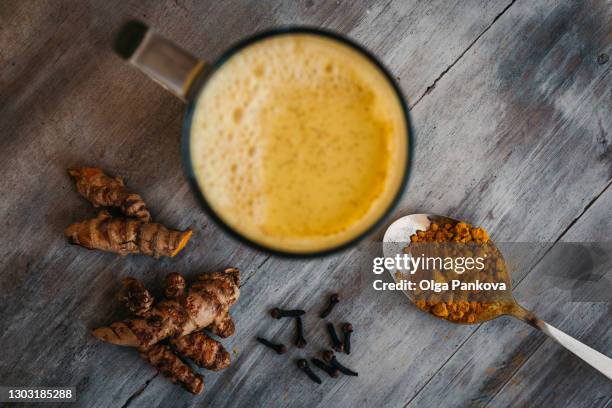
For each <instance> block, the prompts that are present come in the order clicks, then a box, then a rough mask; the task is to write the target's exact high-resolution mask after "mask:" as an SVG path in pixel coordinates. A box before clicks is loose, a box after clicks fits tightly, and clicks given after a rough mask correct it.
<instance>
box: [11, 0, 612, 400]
mask: <svg viewBox="0 0 612 408" xmlns="http://www.w3.org/2000/svg"><path fill="white" fill-rule="evenodd" d="M609 8H610V3H609V2H606V1H596V0H592V1H588V2H584V3H578V2H562V1H549V0H538V1H537V2H528V1H516V2H511V1H510V0H508V1H490V2H484V1H483V2H480V1H467V2H466V1H454V2H449V1H442V0H440V1H431V2H419V1H377V2H363V3H361V2H348V1H340V2H336V1H303V2H283V1H266V2H261V1H239V0H232V1H227V2H209V1H206V2H180V1H176V2H166V3H162V2H136V1H134V2H112V3H111V2H103V1H89V2H77V1H62V2H42V1H41V2H35V3H26V2H3V3H1V4H0V23H1V26H2V30H1V31H0V62H1V63H2V67H3V69H2V70H1V71H0V134H1V135H2V136H1V137H0V154H1V155H2V161H1V162H0V170H1V171H2V174H3V178H1V179H0V191H2V192H3V199H2V201H1V202H0V225H2V226H3V234H2V238H0V239H2V245H1V246H0V271H1V272H0V288H1V290H2V294H3V295H2V297H0V311H1V312H2V313H1V317H0V327H2V329H3V330H2V333H0V350H2V351H3V353H2V357H1V358H0V379H2V380H1V381H2V385H15V386H18V385H47V386H60V385H72V386H76V387H77V389H78V395H79V403H78V404H77V405H79V406H99V407H107V406H122V405H124V404H126V405H128V406H134V407H136V406H143V407H145V406H146V407H151V406H170V405H175V406H201V405H202V404H206V405H211V406H266V405H272V406H317V405H320V406H330V405H338V406H355V405H366V406H368V405H381V404H385V405H389V406H405V405H406V404H409V405H410V406H413V405H414V406H416V405H420V406H432V405H435V406H471V405H485V404H489V405H491V406H513V405H529V404H530V401H537V403H538V404H539V405H550V404H553V403H554V404H555V405H556V406H573V405H580V404H582V405H584V406H588V402H592V405H595V406H598V405H600V406H605V405H606V404H608V403H609V401H610V391H609V383H606V382H605V381H602V379H601V378H600V377H598V374H597V373H594V372H593V371H592V370H591V369H590V368H589V367H587V366H585V365H584V364H582V363H581V362H580V361H577V360H576V359H574V358H573V356H571V355H569V354H568V353H566V352H564V351H562V350H560V348H558V347H557V346H556V345H555V344H552V343H551V342H550V341H548V340H545V339H544V338H543V337H542V336H540V335H538V334H537V333H534V332H533V331H531V329H530V328H528V327H523V326H522V325H521V323H519V322H516V323H515V322H513V321H510V320H499V321H495V322H491V323H487V324H485V325H482V326H476V327H469V326H453V325H450V324H448V323H445V322H441V321H437V320H435V319H432V318H430V317H429V316H427V315H424V314H422V313H418V312H417V311H416V309H415V308H414V307H412V306H411V305H409V304H407V302H406V301H405V299H404V298H403V295H401V294H398V293H396V294H381V293H377V292H375V291H373V290H372V289H371V282H372V279H373V277H372V274H371V272H370V270H371V265H370V262H371V257H372V256H373V255H374V254H377V253H378V251H379V248H378V244H377V243H376V239H375V238H376V237H380V233H378V234H375V235H374V237H373V238H371V239H369V240H368V241H366V242H364V243H363V244H362V245H360V246H359V247H358V248H356V249H354V250H352V251H347V252H345V253H342V254H338V255H336V256H333V257H327V258H323V259H320V260H310V261H290V260H284V259H277V258H270V257H268V256H267V255H266V254H262V253H258V252H257V251H254V250H251V249H249V248H246V247H244V246H243V245H241V244H238V243H236V242H235V241H233V240H232V239H230V238H228V237H227V236H226V235H224V234H223V233H222V232H221V231H220V230H219V228H217V227H216V226H215V225H214V224H212V223H211V221H210V220H209V219H208V217H206V215H204V214H203V213H202V212H201V211H200V210H199V208H198V205H197V202H196V200H195V199H194V197H193V195H192V194H191V192H190V191H189V188H188V186H187V184H186V182H185V179H184V176H183V173H182V168H181V162H180V153H179V146H178V138H179V132H180V127H181V117H182V111H183V106H182V105H181V103H180V102H179V101H178V100H175V99H174V98H173V97H172V96H171V95H169V94H167V93H165V92H164V91H162V90H161V89H159V88H158V87H157V86H156V85H155V84H153V83H152V82H150V81H148V80H147V79H146V78H145V77H144V75H142V74H140V73H139V72H136V71H135V70H134V69H133V68H131V67H129V66H128V65H127V64H124V63H122V62H121V61H120V60H119V59H118V58H117V57H116V56H114V55H113V54H112V52H111V50H110V47H109V43H110V41H111V38H112V35H113V33H114V31H115V30H116V28H117V27H118V26H119V25H120V24H121V22H123V21H125V20H126V19H127V18H129V17H136V18H140V19H142V20H144V21H146V22H148V23H149V24H150V25H151V26H152V27H155V28H156V29H157V30H158V31H160V32H161V33H163V34H165V35H166V36H168V37H169V38H171V39H173V40H175V41H177V42H178V43H180V44H183V45H184V47H185V48H186V49H188V50H190V51H192V52H193V53H194V54H196V55H200V56H208V58H209V59H214V58H215V57H216V56H218V55H220V54H221V53H222V51H223V50H224V49H225V48H226V47H227V46H228V45H230V44H231V43H232V42H234V41H236V40H238V39H240V38H242V37H244V36H246V35H249V34H251V33H253V32H255V31H257V30H260V29H263V28H266V27H274V26H278V25H284V24H294V23H299V24H309V25H316V26H323V27H328V28H331V29H335V30H338V31H340V32H342V33H345V34H348V35H350V36H351V37H353V38H355V39H356V40H358V41H359V42H361V43H363V44H364V45H366V46H367V47H368V48H370V49H371V50H372V51H374V52H375V53H377V55H379V56H380V57H381V59H382V60H383V61H384V62H385V63H386V64H388V66H389V67H390V68H391V70H392V71H393V72H394V73H395V74H396V75H397V76H398V77H399V78H400V83H401V85H402V87H403V89H404V91H405V93H406V95H407V97H408V99H409V101H410V102H412V105H413V106H414V108H413V110H412V116H413V120H414V125H415V129H416V132H415V133H416V145H415V155H414V162H413V165H414V167H413V174H412V177H411V180H410V182H409V188H408V193H407V194H406V195H405V197H404V199H403V200H402V202H401V203H400V205H399V207H398V209H397V211H396V215H402V214H407V213H410V212H416V211H419V210H422V211H428V212H438V213H448V214H452V215H454V216H457V217H461V218H465V219H468V220H471V221H473V222H475V223H478V224H482V225H483V226H485V227H486V228H487V229H489V230H490V231H491V232H492V233H493V236H494V238H495V239H498V240H516V241H541V242H549V243H551V244H550V245H552V243H553V242H555V241H556V240H558V239H569V237H573V238H572V239H576V240H578V239H584V238H583V237H587V236H592V231H594V230H595V229H597V230H598V231H600V232H601V234H602V235H601V236H609V233H610V232H612V231H611V230H610V225H609V222H608V223H605V222H603V220H608V221H609V220H610V219H612V217H610V215H612V214H611V213H610V189H609V188H608V187H609V185H610V181H611V179H612V147H611V146H612V142H611V141H610V136H609V131H608V129H609V127H610V124H611V123H610V122H611V120H610V114H609V112H610V105H611V104H610V102H611V100H610V98H611V90H610V77H609V72H610V63H603V64H599V63H598V62H597V57H598V55H600V54H602V53H607V54H610V53H611V52H612V50H611V49H610V43H611V40H612V32H611V28H610V24H609V17H608V18H606V15H609ZM606 10H607V11H606ZM606 13H608V14H606ZM606 20H607V21H606ZM82 164H93V165H99V166H102V167H104V168H105V169H107V170H108V171H109V172H112V173H114V174H121V175H123V176H125V178H126V180H127V184H128V186H130V187H132V188H133V189H135V190H136V191H138V192H139V193H141V194H142V195H143V197H144V198H145V199H146V200H147V202H148V203H150V207H151V210H152V213H153V216H154V217H155V218H156V219H157V220H159V221H160V222H163V223H165V224H167V225H168V226H172V227H177V228H185V227H187V226H191V227H192V228H193V229H194V230H195V236H194V239H193V242H191V243H190V244H189V245H188V247H187V249H186V251H184V252H183V253H182V254H181V255H180V256H179V257H178V258H177V259H173V260H162V261H154V260H152V259H148V258H145V257H140V256H134V257H126V258H119V257H117V256H114V255H111V254H103V253H98V252H92V251H87V250H84V249H82V248H76V247H71V246H68V245H67V244H66V242H65V240H64V238H63V237H62V234H61V232H62V230H63V229H64V228H65V226H66V225H68V224H69V223H70V222H72V221H74V220H75V219H79V218H84V217H89V216H91V215H93V214H94V212H93V210H92V209H91V208H90V206H89V205H88V203H86V202H85V201H84V200H83V199H82V198H80V197H79V196H78V195H77V194H76V193H75V192H74V188H73V186H72V184H71V181H70V180H69V178H68V176H67V174H66V171H65V170H66V168H67V167H70V166H74V165H82ZM602 192H603V193H602ZM576 220H577V221H576ZM550 245H548V246H547V245H541V248H542V251H541V252H535V253H534V254H533V256H532V257H531V258H529V259H525V260H524V262H523V264H522V265H521V268H519V269H517V271H516V273H515V276H514V277H515V282H517V283H518V286H517V290H518V294H517V297H519V299H520V300H522V301H524V302H525V303H526V305H527V306H531V307H533V308H534V310H535V312H536V313H539V314H541V317H542V318H544V319H545V320H546V319H547V318H549V319H551V321H550V322H551V323H552V324H556V325H558V326H559V327H560V328H561V329H564V330H568V332H569V333H570V334H573V335H576V336H577V337H578V338H580V339H581V340H584V341H585V342H586V343H588V344H591V345H593V346H595V347H597V348H599V349H600V350H601V351H603V352H604V353H607V354H611V351H612V345H611V344H610V332H609V329H608V330H606V328H607V327H609V303H608V304H606V303H603V304H593V305H589V304H583V303H581V304H573V303H572V302H570V301H569V300H568V299H567V297H563V296H562V294H559V293H557V292H555V291H554V290H553V291H547V290H545V288H542V287H541V286H538V282H539V281H538V276H539V275H538V274H539V273H541V271H540V272H539V270H538V265H539V264H538V261H539V260H540V258H541V257H542V256H543V255H544V252H545V250H546V249H547V248H548V247H549V246H550ZM230 265H231V266H237V267H240V268H241V270H242V271H243V276H244V281H245V283H244V285H243V289H242V297H241V300H240V302H239V303H238V304H237V305H236V306H235V307H234V309H233V310H232V313H233V315H234V317H235V319H236V323H237V335H236V336H235V337H234V338H231V339H228V340H227V341H224V344H225V345H226V347H227V348H228V349H230V350H231V349H233V348H236V349H237V350H236V351H237V354H238V357H237V358H236V359H235V361H234V362H233V364H232V365H231V366H230V367H229V368H228V369H227V370H225V371H223V372H219V373H212V372H205V373H204V375H205V378H206V388H207V390H206V391H205V394H204V395H203V396H201V397H193V396H191V395H189V394H187V393H186V392H185V391H183V390H182V389H180V388H178V387H176V386H175V385H172V384H170V383H169V382H168V381H167V380H166V379H164V378H163V377H161V376H158V375H156V374H155V371H154V370H153V369H152V368H151V367H149V366H147V364H145V363H144V362H142V361H141V360H140V358H139V357H138V355H137V353H136V352H135V350H132V349H124V348H121V347H114V346H111V345H108V344H102V343H99V342H97V341H95V340H94V339H93V338H92V337H91V336H90V334H89V330H90V329H91V328H92V327H95V326H97V325H100V324H105V323H108V322H110V321H112V320H114V319H116V318H117V317H119V316H120V315H121V314H120V312H118V305H117V304H116V302H114V294H115V292H116V291H117V290H118V288H119V280H120V278H121V277H123V276H127V275H130V276H135V277H138V278H141V279H142V280H143V281H144V282H145V283H146V284H147V285H149V286H151V287H152V288H153V289H155V290H157V292H156V294H158V295H159V284H160V282H161V278H162V277H163V276H164V275H165V274H166V273H168V272H170V271H180V272H182V273H184V274H185V275H187V277H193V276H195V275H196V274H197V273H199V272H202V271H206V270H211V269H215V268H220V267H225V266H230ZM534 267H535V268H534ZM530 271H531V272H530ZM528 272H530V273H528ZM331 290H341V292H342V296H343V298H344V300H343V302H342V303H341V304H340V305H339V306H338V308H337V309H336V310H335V311H334V313H333V314H332V316H330V320H333V321H336V322H340V321H344V320H348V321H351V322H352V323H354V325H355V326H356V332H355V333H354V349H355V351H354V353H353V354H351V355H350V356H342V357H344V358H343V359H342V361H346V363H347V365H349V366H351V367H352V368H355V369H356V370H357V371H359V372H360V376H359V377H357V378H348V377H342V378H340V379H338V380H330V379H325V381H324V383H323V384H322V385H321V386H316V385H314V384H312V383H310V382H308V381H307V380H306V379H305V378H304V375H303V373H301V372H299V371H298V370H297V368H295V366H294V364H295V363H294V361H293V360H295V359H296V358H297V357H298V356H303V355H310V354H312V353H314V352H316V351H317V350H319V349H321V348H324V347H327V344H328V342H327V337H326V336H327V335H326V333H325V331H324V325H323V324H322V322H321V321H320V319H318V318H317V317H316V313H310V314H309V315H308V316H307V317H306V319H305V327H306V331H307V333H308V336H307V339H308V341H309V350H310V351H309V352H308V353H305V352H300V351H298V350H297V349H295V348H291V350H290V353H289V354H288V355H286V356H277V355H274V354H272V353H270V351H269V350H267V349H265V348H262V347H261V346H259V345H257V344H256V343H255V342H254V341H253V337H254V336H256V335H264V336H267V337H272V338H277V339H279V340H283V341H285V342H286V343H290V342H291V339H292V337H293V326H292V322H291V321H271V319H270V318H268V317H267V315H266V312H267V310H268V309H269V308H270V307H272V306H278V305H282V306H300V307H305V308H307V309H308V310H310V311H314V312H316V311H318V310H319V309H320V308H321V307H322V306H323V303H324V296H325V295H326V294H328V293H329V291H331ZM520 296H524V297H523V298H521V297H520ZM606 308H607V309H606ZM517 356H518V357H517ZM519 357H520V358H519ZM491 367H493V369H491ZM574 368H576V370H578V372H579V375H574V374H570V370H572V369H574ZM465 374H469V375H465ZM543 390H546V392H544V391H543ZM589 398H591V399H590V400H589Z"/></svg>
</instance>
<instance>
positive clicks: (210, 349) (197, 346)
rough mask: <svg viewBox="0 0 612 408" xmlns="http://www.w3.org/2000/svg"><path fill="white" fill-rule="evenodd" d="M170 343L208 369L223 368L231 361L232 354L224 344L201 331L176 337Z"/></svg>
mask: <svg viewBox="0 0 612 408" xmlns="http://www.w3.org/2000/svg"><path fill="white" fill-rule="evenodd" d="M170 343H171V344H172V345H173V346H174V347H175V348H176V351H178V352H179V353H180V354H182V355H184V356H185V357H188V358H190V359H191V360H193V362H194V363H196V364H197V365H199V366H200V367H203V368H206V369H208V370H213V371H219V370H223V369H224V368H226V367H227V366H228V365H229V364H230V363H231V358H230V355H229V353H228V352H227V350H225V348H224V347H223V345H222V344H221V343H219V342H218V341H217V340H215V339H212V338H210V337H208V336H207V335H206V333H204V332H201V331H200V332H196V333H191V334H188V335H186V336H182V337H178V338H174V339H172V340H170Z"/></svg>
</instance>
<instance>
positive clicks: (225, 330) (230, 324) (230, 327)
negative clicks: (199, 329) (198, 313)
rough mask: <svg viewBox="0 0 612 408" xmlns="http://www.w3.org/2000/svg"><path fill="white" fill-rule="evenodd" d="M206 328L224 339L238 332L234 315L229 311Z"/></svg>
mask: <svg viewBox="0 0 612 408" xmlns="http://www.w3.org/2000/svg"><path fill="white" fill-rule="evenodd" d="M206 330H208V331H210V332H211V333H212V334H214V335H215V336H219V337H221V338H222V339H226V338H228V337H230V336H233V335H234V333H235V332H236V325H235V324H234V320H232V316H230V315H229V313H226V314H225V315H223V316H221V317H219V318H217V320H215V321H214V322H213V323H212V324H211V325H210V326H208V327H206Z"/></svg>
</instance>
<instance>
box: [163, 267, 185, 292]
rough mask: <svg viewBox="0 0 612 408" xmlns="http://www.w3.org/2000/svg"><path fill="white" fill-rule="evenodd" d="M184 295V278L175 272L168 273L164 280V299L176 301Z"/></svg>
mask: <svg viewBox="0 0 612 408" xmlns="http://www.w3.org/2000/svg"><path fill="white" fill-rule="evenodd" d="M184 294H185V278H183V277H182V276H181V275H179V274H178V273H176V272H173V273H169V274H168V275H167V276H166V279H165V280H164V295H166V299H178V298H180V297H182V296H183V295H184Z"/></svg>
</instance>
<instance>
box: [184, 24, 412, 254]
mask: <svg viewBox="0 0 612 408" xmlns="http://www.w3.org/2000/svg"><path fill="white" fill-rule="evenodd" d="M286 34H314V35H320V36H323V37H328V38H331V39H333V40H336V41H339V42H341V43H343V44H345V45H348V46H349V47H351V48H352V49H355V50H356V51H358V52H359V53H360V54H361V55H363V56H365V57H366V58H367V59H368V60H369V61H371V62H372V63H373V64H374V65H375V66H376V68H378V70H379V71H380V72H382V73H383V75H384V76H385V78H386V79H387V81H388V82H389V83H390V84H391V87H392V88H393V91H394V92H395V94H396V96H397V98H398V99H399V102H400V106H401V109H402V112H403V114H404V120H405V123H406V138H407V152H406V153H407V160H406V165H405V168H404V173H403V175H402V180H401V182H400V185H399V188H398V190H397V192H396V193H395V196H394V197H393V200H391V201H390V203H389V204H388V207H387V208H386V209H385V211H384V212H383V214H382V215H381V216H380V217H379V218H378V219H377V220H376V221H375V222H374V223H372V225H370V226H369V227H368V228H366V229H365V230H364V231H363V232H362V233H360V234H359V235H357V236H356V237H354V238H352V239H350V240H349V241H347V242H344V243H342V244H339V245H336V246H333V247H331V248H326V249H323V250H320V251H313V252H290V251H283V250H279V249H276V248H271V247H268V246H266V245H263V244H261V243H258V242H256V241H254V240H252V239H250V238H247V237H246V236H244V235H243V234H241V233H240V232H239V231H237V230H235V229H234V228H232V227H231V226H230V225H229V224H228V223H226V222H225V221H224V220H223V219H222V218H221V217H220V216H219V215H218V214H217V213H216V212H215V210H214V209H213V208H212V207H211V206H210V204H209V203H208V200H207V199H206V197H205V195H204V192H203V191H202V189H201V188H200V186H199V184H198V182H197V179H196V175H195V172H194V169H193V163H192V161H191V133H190V131H191V124H192V121H193V115H194V112H195V107H196V105H197V102H198V98H199V96H200V94H201V92H202V90H203V89H204V88H205V87H206V83H207V82H208V79H209V78H210V77H211V76H212V75H213V74H214V73H215V72H216V71H217V70H218V69H219V68H221V66H223V64H225V63H226V62H227V61H228V60H229V59H230V58H231V57H232V56H233V55H235V54H236V53H238V52H239V51H241V50H242V49H243V48H245V47H247V46H249V45H251V44H254V43H256V42H259V41H261V40H264V39H266V38H270V37H275V36H278V35H286ZM204 69H205V74H204V75H203V77H202V78H200V80H199V81H198V84H197V89H195V90H194V91H193V93H192V95H193V98H191V100H190V101H189V102H188V104H187V109H186V111H185V116H184V118H183V126H182V131H181V156H182V157H181V159H182V160H181V161H182V163H183V169H184V171H185V174H186V176H187V179H188V181H189V184H190V186H191V190H192V191H193V192H194V193H195V195H196V197H197V200H198V202H199V204H200V207H202V209H203V210H204V211H205V212H206V214H207V215H208V216H209V217H210V218H211V219H212V220H213V221H214V222H215V224H217V225H218V226H219V227H220V228H221V229H222V230H223V231H224V232H225V233H227V234H228V235H229V236H231V237H233V238H234V239H236V240H237V241H238V242H240V243H243V244H245V245H247V246H249V247H251V248H254V249H256V250H258V251H262V252H265V253H268V254H270V255H276V256H280V257H285V258H293V259H307V258H318V257H323V256H327V255H331V254H336V253H339V252H341V251H344V250H345V249H348V248H351V247H353V246H355V245H356V244H357V243H359V242H360V241H361V240H363V239H364V238H365V237H366V236H368V235H370V234H371V233H373V232H374V231H375V230H376V229H378V228H380V227H381V226H382V225H383V223H384V222H385V221H386V219H387V218H388V217H389V215H390V214H391V212H392V211H393V210H394V209H395V208H396V207H397V204H398V203H399V201H400V199H401V197H402V196H403V195H404V192H405V191H406V189H407V184H408V179H409V175H410V172H411V169H412V155H413V127H412V121H411V119H410V109H409V108H408V103H407V99H406V97H405V96H404V94H403V93H402V90H401V88H400V86H399V84H398V83H397V81H396V80H395V78H394V77H393V75H392V74H391V72H390V71H389V70H388V69H387V68H386V67H385V65H384V64H383V63H382V62H381V61H380V60H379V59H378V57H376V56H375V55H374V54H373V53H371V52H370V51H368V50H367V49H366V48H365V47H363V46H362V45H360V44H358V43H357V42H355V41H353V40H352V39H350V38H349V37H347V36H345V35H343V34H340V33H338V32H335V31H331V30H327V29H322V28H318V27H310V26H300V25H292V26H283V27H277V28H272V29H267V30H264V31H259V32H256V33H254V34H252V35H250V36H247V37H245V38H243V39H241V40H239V41H238V42H236V43H234V44H233V45H231V46H230V47H229V48H228V49H227V50H225V51H224V52H223V54H221V56H220V57H219V58H217V59H216V60H215V62H214V63H212V64H210V65H206V66H205V68H204Z"/></svg>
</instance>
